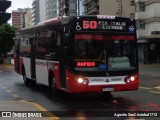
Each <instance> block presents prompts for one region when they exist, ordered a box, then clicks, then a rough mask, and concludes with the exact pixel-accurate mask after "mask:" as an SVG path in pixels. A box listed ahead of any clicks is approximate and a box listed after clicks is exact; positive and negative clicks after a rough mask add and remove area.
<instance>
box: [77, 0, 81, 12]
mask: <svg viewBox="0 0 160 120" xmlns="http://www.w3.org/2000/svg"><path fill="white" fill-rule="evenodd" d="M79 2H80V1H79V0H77V15H80V3H79Z"/></svg>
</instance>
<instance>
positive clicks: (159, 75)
mask: <svg viewBox="0 0 160 120" xmlns="http://www.w3.org/2000/svg"><path fill="white" fill-rule="evenodd" d="M151 76H154V77H159V76H160V75H151Z"/></svg>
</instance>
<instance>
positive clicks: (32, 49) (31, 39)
mask: <svg viewBox="0 0 160 120" xmlns="http://www.w3.org/2000/svg"><path fill="white" fill-rule="evenodd" d="M30 43H31V78H32V79H33V80H36V69H35V41H34V38H30Z"/></svg>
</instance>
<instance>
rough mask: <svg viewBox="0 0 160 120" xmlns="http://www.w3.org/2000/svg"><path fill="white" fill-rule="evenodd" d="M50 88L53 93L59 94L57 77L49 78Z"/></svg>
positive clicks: (51, 76)
mask: <svg viewBox="0 0 160 120" xmlns="http://www.w3.org/2000/svg"><path fill="white" fill-rule="evenodd" d="M49 87H50V90H51V92H52V93H57V92H58V90H57V88H56V80H55V77H54V76H53V75H50V76H49Z"/></svg>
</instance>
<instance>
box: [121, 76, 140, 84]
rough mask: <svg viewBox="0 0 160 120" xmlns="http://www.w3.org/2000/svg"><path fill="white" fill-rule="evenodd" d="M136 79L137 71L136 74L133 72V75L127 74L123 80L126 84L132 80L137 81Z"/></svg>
mask: <svg viewBox="0 0 160 120" xmlns="http://www.w3.org/2000/svg"><path fill="white" fill-rule="evenodd" d="M137 80H138V73H137V74H134V75H129V76H127V77H126V78H125V80H124V81H125V82H126V83H127V84H129V83H133V82H135V81H137Z"/></svg>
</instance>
